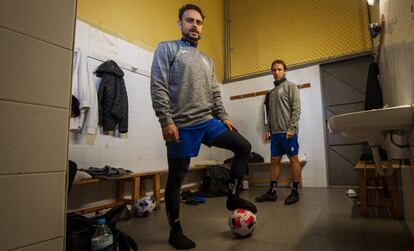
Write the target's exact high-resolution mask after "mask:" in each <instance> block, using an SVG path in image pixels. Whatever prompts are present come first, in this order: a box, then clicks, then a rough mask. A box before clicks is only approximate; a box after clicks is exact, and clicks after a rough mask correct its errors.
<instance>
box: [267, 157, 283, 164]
mask: <svg viewBox="0 0 414 251" xmlns="http://www.w3.org/2000/svg"><path fill="white" fill-rule="evenodd" d="M281 161H282V157H281V156H280V157H272V158H271V159H270V163H271V165H272V166H278V165H280V162H281Z"/></svg>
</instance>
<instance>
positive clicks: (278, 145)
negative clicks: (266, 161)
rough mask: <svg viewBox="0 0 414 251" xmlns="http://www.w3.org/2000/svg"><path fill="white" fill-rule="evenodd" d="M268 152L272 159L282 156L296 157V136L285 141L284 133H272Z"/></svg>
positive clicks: (297, 150)
mask: <svg viewBox="0 0 414 251" xmlns="http://www.w3.org/2000/svg"><path fill="white" fill-rule="evenodd" d="M270 152H271V155H272V157H279V156H282V155H284V154H286V155H287V156H288V157H292V156H295V155H298V152H299V143H298V135H297V134H295V135H293V136H292V138H290V139H286V133H273V134H272V138H271V143H270Z"/></svg>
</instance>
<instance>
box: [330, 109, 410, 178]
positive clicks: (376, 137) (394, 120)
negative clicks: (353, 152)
mask: <svg viewBox="0 0 414 251" xmlns="http://www.w3.org/2000/svg"><path fill="white" fill-rule="evenodd" d="M413 122H414V104H412V105H402V106H396V107H390V108H383V109H374V110H369V111H363V112H352V113H346V114H341V115H337V116H333V117H331V118H330V119H329V120H328V128H329V131H330V132H331V133H332V132H337V133H340V134H342V135H344V136H346V137H349V138H352V139H355V140H359V141H361V140H363V141H367V142H368V144H369V146H370V148H371V151H372V155H373V159H374V162H375V166H376V169H377V171H378V173H379V174H380V175H382V176H389V175H391V174H392V171H393V169H392V165H391V161H390V160H391V159H393V158H394V157H395V156H390V155H388V158H389V160H388V164H387V168H386V171H384V169H383V166H382V164H381V158H380V156H379V149H380V148H384V149H386V150H387V148H386V147H385V145H386V144H385V141H386V138H387V136H388V135H390V136H391V141H392V135H393V134H399V135H406V134H407V133H408V132H410V131H411V130H412V129H413ZM405 148H406V147H405Z"/></svg>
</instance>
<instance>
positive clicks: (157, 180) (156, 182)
mask: <svg viewBox="0 0 414 251" xmlns="http://www.w3.org/2000/svg"><path fill="white" fill-rule="evenodd" d="M160 190H161V175H159V174H155V175H154V176H152V191H153V194H154V197H155V200H156V201H157V209H158V208H160V203H161V192H160Z"/></svg>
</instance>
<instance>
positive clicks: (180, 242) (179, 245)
mask: <svg viewBox="0 0 414 251" xmlns="http://www.w3.org/2000/svg"><path fill="white" fill-rule="evenodd" d="M167 216H168V222H169V224H170V229H171V231H170V238H169V239H168V242H169V243H170V244H171V245H172V246H173V247H175V248H176V249H191V248H194V247H195V246H196V245H195V243H194V242H193V241H192V240H191V239H189V238H188V237H187V236H185V235H184V233H183V230H182V228H181V224H180V218H179V217H178V216H179V210H178V209H177V210H171V211H170V212H169V213H167Z"/></svg>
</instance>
